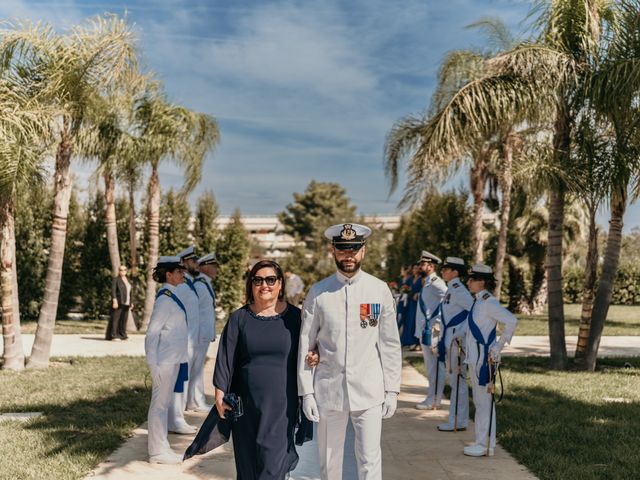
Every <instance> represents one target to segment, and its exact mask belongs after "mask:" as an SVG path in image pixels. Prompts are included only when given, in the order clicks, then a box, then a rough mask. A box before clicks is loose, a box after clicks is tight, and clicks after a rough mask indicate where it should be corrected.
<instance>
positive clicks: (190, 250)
mask: <svg viewBox="0 0 640 480" xmlns="http://www.w3.org/2000/svg"><path fill="white" fill-rule="evenodd" d="M177 256H178V257H180V259H181V260H189V259H191V258H197V255H196V247H194V246H193V245H191V246H190V247H187V248H185V249H184V250H182V251H181V252H179V253H178V255H177Z"/></svg>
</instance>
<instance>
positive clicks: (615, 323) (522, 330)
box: [516, 304, 640, 336]
mask: <svg viewBox="0 0 640 480" xmlns="http://www.w3.org/2000/svg"><path fill="white" fill-rule="evenodd" d="M580 309H581V305H578V304H567V305H565V306H564V315H565V325H564V327H565V328H564V331H565V335H578V326H579V325H580ZM518 319H519V320H520V321H519V322H518V328H517V329H516V335H548V334H549V316H548V315H547V313H544V314H541V315H518ZM602 334H603V335H612V336H619V335H640V305H612V306H611V307H610V308H609V314H608V315H607V321H606V322H605V324H604V331H603V332H602Z"/></svg>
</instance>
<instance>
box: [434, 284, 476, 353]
mask: <svg viewBox="0 0 640 480" xmlns="http://www.w3.org/2000/svg"><path fill="white" fill-rule="evenodd" d="M472 305H473V296H472V295H471V294H470V293H469V290H467V287H465V286H464V284H463V283H462V281H461V280H460V279H459V278H457V277H456V278H454V279H453V280H451V281H450V282H449V284H448V285H447V293H445V295H444V299H443V300H442V307H441V314H442V315H444V322H445V323H446V324H449V323H451V322H452V320H453V319H454V318H455V317H456V316H457V315H458V314H461V312H462V311H463V310H466V311H467V312H468V311H470V310H471V307H472ZM442 315H438V316H437V318H436V319H434V320H436V322H438V323H440V332H444V325H443V324H442V321H443V320H442ZM466 334H467V319H466V318H465V319H464V321H463V322H462V323H460V324H458V325H456V326H451V327H448V328H447V332H446V334H445V337H444V345H445V348H446V349H447V350H449V349H450V348H451V343H452V342H453V340H454V339H456V338H459V339H461V341H462V343H464V341H465V337H466ZM441 335H442V333H441Z"/></svg>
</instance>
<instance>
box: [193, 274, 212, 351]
mask: <svg viewBox="0 0 640 480" xmlns="http://www.w3.org/2000/svg"><path fill="white" fill-rule="evenodd" d="M203 281H204V282H206V285H205V284H204V283H202V282H203ZM194 284H195V287H196V291H197V292H198V300H199V305H200V315H199V319H200V323H199V328H198V343H209V342H213V341H214V340H215V339H216V310H215V305H216V303H215V302H216V293H215V292H214V291H213V286H212V285H211V279H210V278H209V277H208V276H207V275H205V274H204V273H201V274H200V275H198V278H196V281H195V282H194Z"/></svg>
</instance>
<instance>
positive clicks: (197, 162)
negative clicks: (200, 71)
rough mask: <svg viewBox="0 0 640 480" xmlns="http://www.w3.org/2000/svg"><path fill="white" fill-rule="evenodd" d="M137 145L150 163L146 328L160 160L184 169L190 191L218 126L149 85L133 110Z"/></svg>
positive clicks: (156, 237)
mask: <svg viewBox="0 0 640 480" xmlns="http://www.w3.org/2000/svg"><path fill="white" fill-rule="evenodd" d="M136 123H137V131H138V148H139V152H140V154H141V155H142V158H144V159H145V160H146V161H147V162H148V163H149V165H150V166H151V175H150V177H149V183H148V187H147V188H148V189H147V193H148V206H147V209H148V215H149V219H148V228H149V251H148V260H147V285H146V295H145V305H144V313H143V317H142V328H143V329H144V328H146V325H147V323H148V322H149V318H150V317H151V311H152V309H153V302H154V298H155V282H154V281H153V276H152V273H153V272H152V270H153V266H154V265H155V263H156V261H157V259H158V247H159V222H160V178H159V176H158V166H159V164H160V162H161V161H163V160H167V159H172V160H173V161H174V162H175V163H177V164H178V165H179V166H181V167H183V168H184V173H185V183H184V191H185V192H189V191H191V190H192V189H193V188H194V187H195V185H196V184H197V183H198V182H199V181H200V176H201V171H202V163H203V161H204V158H205V156H206V154H207V152H208V151H209V150H210V149H211V148H213V147H214V146H215V145H216V144H217V143H218V140H219V136H220V135H219V131H218V126H217V124H216V122H215V120H214V119H213V118H211V117H210V116H208V115H205V114H202V113H195V112H192V111H191V110H189V109H187V108H185V107H182V106H179V105H174V104H171V103H169V102H168V101H167V99H166V97H165V95H164V94H163V93H162V92H160V91H159V88H158V87H157V86H155V87H151V88H150V89H149V91H148V93H147V95H145V97H144V98H143V99H142V101H141V102H140V103H139V104H138V106H137V109H136Z"/></svg>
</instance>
